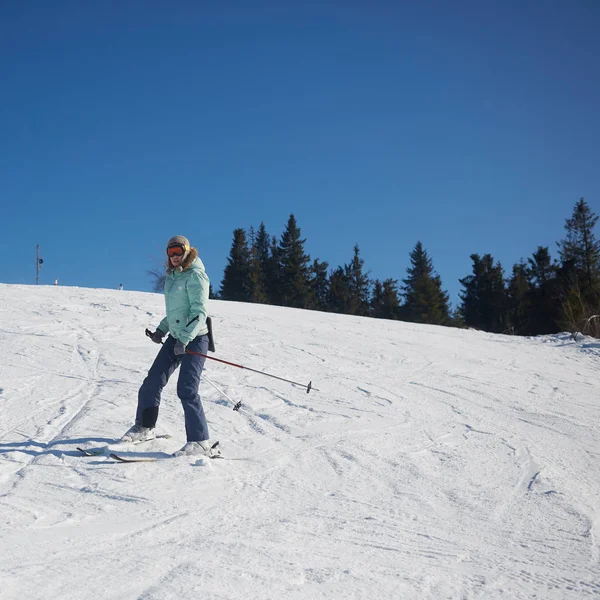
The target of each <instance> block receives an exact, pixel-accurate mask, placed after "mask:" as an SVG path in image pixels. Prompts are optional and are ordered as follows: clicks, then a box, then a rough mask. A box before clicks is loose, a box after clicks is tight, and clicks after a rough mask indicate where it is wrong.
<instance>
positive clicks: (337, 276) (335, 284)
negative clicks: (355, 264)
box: [327, 267, 352, 314]
mask: <svg viewBox="0 0 600 600" xmlns="http://www.w3.org/2000/svg"><path fill="white" fill-rule="evenodd" d="M351 294H352V291H351V289H350V284H349V282H348V277H347V276H346V272H345V271H344V269H343V267H338V268H337V269H335V270H334V271H333V272H332V273H331V274H330V275H329V285H328V291H327V310H328V311H329V312H334V313H341V314H347V313H348V312H349V310H350V296H351Z"/></svg>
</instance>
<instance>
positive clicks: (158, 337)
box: [150, 329, 165, 344]
mask: <svg viewBox="0 0 600 600" xmlns="http://www.w3.org/2000/svg"><path fill="white" fill-rule="evenodd" d="M150 337H151V338H152V341H153V342H154V343H155V344H162V339H163V338H164V337H165V334H164V333H163V332H162V331H161V330H160V329H157V330H156V331H155V332H154V333H153V334H152V335H151V336H150Z"/></svg>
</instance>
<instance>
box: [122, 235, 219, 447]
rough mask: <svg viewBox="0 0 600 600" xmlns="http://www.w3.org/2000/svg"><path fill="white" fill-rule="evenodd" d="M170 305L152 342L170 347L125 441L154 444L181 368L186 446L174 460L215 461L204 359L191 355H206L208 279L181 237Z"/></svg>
mask: <svg viewBox="0 0 600 600" xmlns="http://www.w3.org/2000/svg"><path fill="white" fill-rule="evenodd" d="M166 270H167V273H166V278H165V305H166V310H167V316H166V317H165V318H164V319H163V320H162V321H161V322H160V324H159V326H158V327H157V328H156V331H155V332H154V333H153V334H152V341H153V342H156V343H157V344H161V343H162V339H163V337H164V336H165V335H166V334H167V333H169V334H170V335H169V337H167V339H166V341H165V343H164V344H163V345H162V347H161V349H160V350H159V352H158V355H157V356H156V358H155V360H154V363H153V364H152V367H151V368H150V370H149V371H148V376H147V377H146V379H144V382H143V383H142V386H141V387H140V389H139V392H138V405H137V412H136V416H135V424H134V425H133V427H131V428H130V429H129V430H128V431H127V432H126V433H125V435H123V437H122V438H121V441H124V442H137V441H145V440H151V439H153V438H154V437H155V433H154V427H155V425H156V421H157V419H158V409H159V406H160V396H161V392H162V390H163V388H164V387H165V385H166V384H167V381H168V380H169V377H170V376H171V375H172V374H173V372H174V371H175V370H176V369H177V367H179V366H180V365H181V370H180V372H179V378H178V380H177V395H178V396H179V399H180V400H181V404H182V405H183V412H184V416H185V430H186V434H187V443H186V444H185V445H184V446H183V447H182V448H181V449H180V450H178V451H177V452H175V456H182V455H195V454H204V455H209V456H210V455H211V452H212V451H211V444H210V443H209V441H208V440H209V435H208V425H207V423H206V417H205V416H204V409H203V407H202V401H201V400H200V396H199V395H198V386H199V385H200V375H201V373H202V369H203V368H204V361H205V359H204V357H203V356H197V355H195V354H187V353H186V349H188V348H189V349H190V350H191V351H193V352H200V353H201V354H206V353H207V351H208V327H207V325H206V314H207V303H208V291H209V279H208V276H207V274H206V272H205V270H204V265H203V264H202V261H201V260H200V258H199V257H198V251H197V250H196V248H193V247H190V243H189V241H188V239H187V238H185V237H184V236H182V235H176V236H175V237H173V238H171V239H170V240H169V242H168V244H167V264H166Z"/></svg>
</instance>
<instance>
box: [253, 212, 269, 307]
mask: <svg viewBox="0 0 600 600" xmlns="http://www.w3.org/2000/svg"><path fill="white" fill-rule="evenodd" d="M261 226H262V227H264V224H263V223H261ZM265 233H266V232H265ZM260 252H261V249H259V246H258V236H257V234H256V233H255V231H254V227H250V274H249V279H250V301H251V302H256V303H259V304H266V302H267V281H266V273H265V270H264V269H265V263H264V262H263V261H261V256H260Z"/></svg>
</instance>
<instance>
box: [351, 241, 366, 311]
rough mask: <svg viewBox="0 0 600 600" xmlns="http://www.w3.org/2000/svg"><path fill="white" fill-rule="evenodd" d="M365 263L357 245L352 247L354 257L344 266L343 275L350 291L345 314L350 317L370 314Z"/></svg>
mask: <svg viewBox="0 0 600 600" xmlns="http://www.w3.org/2000/svg"><path fill="white" fill-rule="evenodd" d="M364 264H365V261H364V260H363V259H362V258H361V257H360V249H359V247H358V244H355V245H354V255H353V257H352V260H351V261H350V264H347V265H345V267H344V273H345V275H346V282H347V285H348V288H349V291H350V295H349V297H348V307H347V312H348V313H349V314H351V315H360V316H366V315H368V314H369V312H370V307H369V289H370V286H371V281H370V279H369V277H368V275H367V274H366V273H364V272H363V267H364Z"/></svg>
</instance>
